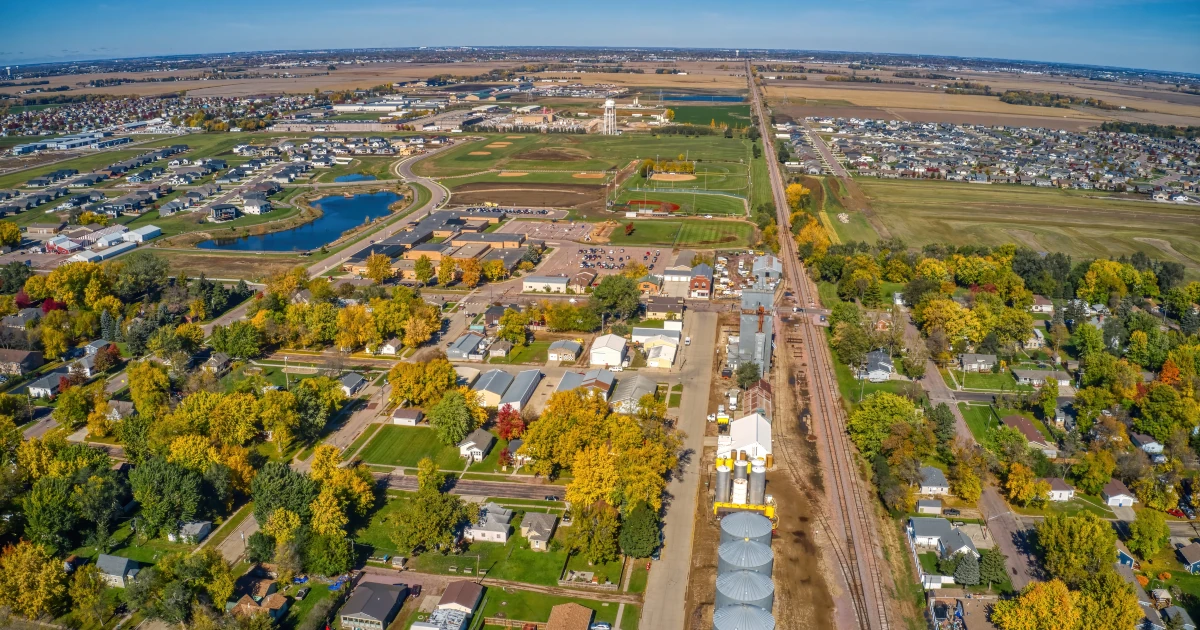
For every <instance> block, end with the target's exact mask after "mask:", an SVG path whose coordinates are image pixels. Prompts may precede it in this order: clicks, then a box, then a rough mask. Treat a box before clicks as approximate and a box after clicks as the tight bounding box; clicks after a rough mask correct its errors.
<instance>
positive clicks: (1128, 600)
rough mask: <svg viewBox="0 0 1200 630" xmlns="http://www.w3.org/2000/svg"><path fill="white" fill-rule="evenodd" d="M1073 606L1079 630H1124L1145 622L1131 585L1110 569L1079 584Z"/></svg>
mask: <svg viewBox="0 0 1200 630" xmlns="http://www.w3.org/2000/svg"><path fill="white" fill-rule="evenodd" d="M1077 604H1078V606H1077V607H1078V610H1079V614H1080V624H1079V626H1078V627H1079V628H1080V629H1081V630H1082V629H1086V630H1126V629H1127V628H1135V627H1138V625H1139V624H1140V623H1141V621H1142V619H1143V618H1145V613H1144V612H1143V611H1142V607H1141V605H1140V604H1139V603H1138V596H1137V592H1136V591H1135V590H1134V588H1133V585H1132V584H1130V583H1129V582H1126V581H1125V580H1124V578H1122V577H1121V576H1120V575H1118V574H1117V572H1116V571H1114V570H1112V569H1111V568H1109V569H1106V570H1103V571H1100V572H1098V573H1095V574H1092V575H1091V576H1088V578H1087V579H1085V580H1084V581H1083V584H1081V585H1080V587H1079V599H1078V600H1077Z"/></svg>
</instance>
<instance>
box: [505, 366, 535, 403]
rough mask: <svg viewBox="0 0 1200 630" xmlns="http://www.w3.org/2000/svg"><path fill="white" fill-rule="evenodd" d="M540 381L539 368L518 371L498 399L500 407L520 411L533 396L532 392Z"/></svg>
mask: <svg viewBox="0 0 1200 630" xmlns="http://www.w3.org/2000/svg"><path fill="white" fill-rule="evenodd" d="M541 381H542V373H541V371H540V370H524V371H522V372H520V373H518V374H517V377H516V378H515V379H513V383H512V385H509V386H508V389H507V390H506V391H505V392H504V396H503V397H502V398H501V399H500V408H501V409H503V408H505V407H511V408H512V410H513V411H516V412H520V411H521V410H522V409H524V407H525V405H526V404H528V403H529V399H530V398H532V397H533V392H534V390H536V389H537V386H538V383H540V382H541Z"/></svg>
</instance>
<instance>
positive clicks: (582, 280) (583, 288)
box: [567, 271, 596, 293]
mask: <svg viewBox="0 0 1200 630" xmlns="http://www.w3.org/2000/svg"><path fill="white" fill-rule="evenodd" d="M595 281H596V274H595V273H592V272H591V271H580V272H579V273H577V274H575V277H573V278H571V282H570V283H569V284H568V285H567V288H569V289H571V290H572V291H574V292H576V293H587V290H588V288H589V287H591V286H592V283H593V282H595Z"/></svg>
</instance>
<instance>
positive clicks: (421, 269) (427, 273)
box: [413, 255, 434, 285]
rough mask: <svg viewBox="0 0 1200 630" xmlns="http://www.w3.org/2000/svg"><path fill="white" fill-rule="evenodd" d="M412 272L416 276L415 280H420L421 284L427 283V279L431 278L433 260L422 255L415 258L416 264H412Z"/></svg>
mask: <svg viewBox="0 0 1200 630" xmlns="http://www.w3.org/2000/svg"><path fill="white" fill-rule="evenodd" d="M413 273H414V274H416V276H417V282H420V283H421V284H423V285H424V284H429V281H430V280H432V279H433V274H434V271H433V261H432V260H430V259H429V257H428V256H425V255H422V256H421V257H420V258H418V259H417V262H416V264H415V265H413Z"/></svg>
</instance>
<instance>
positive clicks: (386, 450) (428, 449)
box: [362, 425, 463, 470]
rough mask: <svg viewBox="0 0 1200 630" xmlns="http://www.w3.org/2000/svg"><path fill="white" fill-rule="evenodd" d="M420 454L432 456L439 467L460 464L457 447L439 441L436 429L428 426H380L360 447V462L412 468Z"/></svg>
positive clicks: (457, 468) (446, 467)
mask: <svg viewBox="0 0 1200 630" xmlns="http://www.w3.org/2000/svg"><path fill="white" fill-rule="evenodd" d="M424 457H430V458H432V459H433V461H435V462H437V465H438V468H441V469H443V470H462V468H463V460H462V458H460V457H459V456H458V448H456V447H454V446H446V445H445V444H442V442H441V441H440V440H438V437H437V432H435V431H434V430H433V429H431V428H428V427H402V426H396V425H386V426H383V427H381V428H380V429H379V431H378V432H377V433H376V434H375V437H374V438H372V439H371V441H370V442H368V443H367V447H366V448H364V449H363V450H362V460H363V461H364V462H366V463H368V464H382V465H385V466H406V467H409V468H415V467H416V465H417V462H419V461H421V459H422V458H424Z"/></svg>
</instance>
